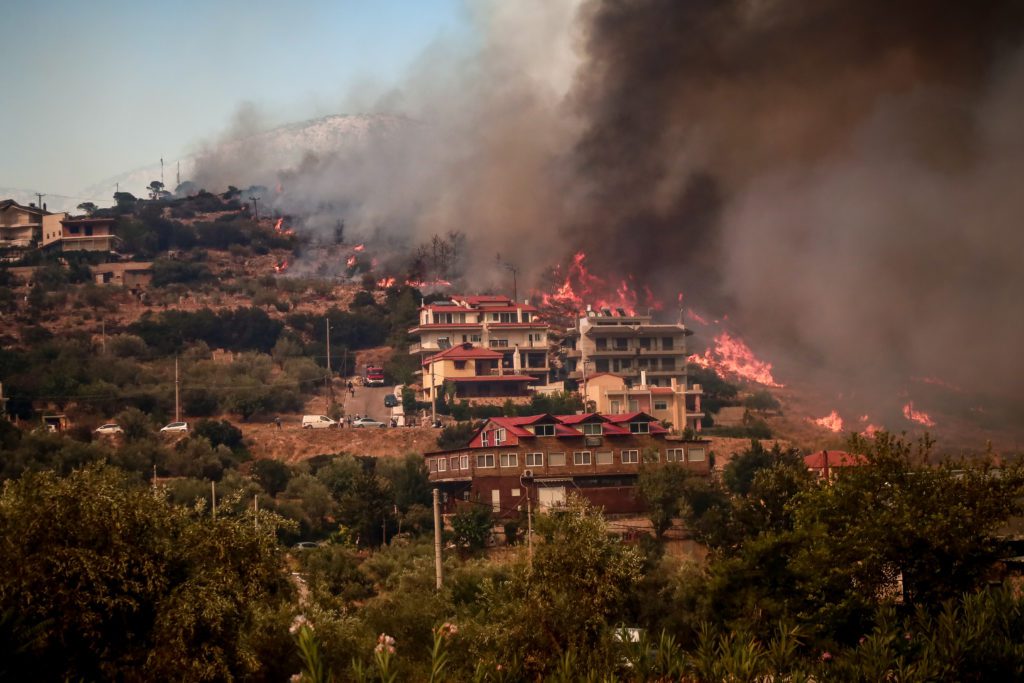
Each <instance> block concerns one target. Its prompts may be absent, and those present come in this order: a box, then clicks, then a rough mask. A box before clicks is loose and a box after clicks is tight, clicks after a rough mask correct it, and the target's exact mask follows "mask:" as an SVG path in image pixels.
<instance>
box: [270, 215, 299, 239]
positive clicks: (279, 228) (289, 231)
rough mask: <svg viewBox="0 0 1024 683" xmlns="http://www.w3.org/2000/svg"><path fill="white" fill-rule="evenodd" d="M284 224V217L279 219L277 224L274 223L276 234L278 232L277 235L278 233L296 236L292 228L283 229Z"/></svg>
mask: <svg viewBox="0 0 1024 683" xmlns="http://www.w3.org/2000/svg"><path fill="white" fill-rule="evenodd" d="M283 224H284V218H283V217H282V218H278V219H277V222H276V223H274V232H276V233H278V234H280V235H294V234H295V231H294V230H292V229H291V228H289V229H288V230H284V229H282V227H281V226H282V225H283Z"/></svg>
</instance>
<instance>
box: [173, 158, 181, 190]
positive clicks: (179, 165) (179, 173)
mask: <svg viewBox="0 0 1024 683" xmlns="http://www.w3.org/2000/svg"><path fill="white" fill-rule="evenodd" d="M174 180H175V183H176V184H175V186H174V189H175V190H177V189H178V185H181V162H180V161H179V162H178V172H177V174H175V176H174Z"/></svg>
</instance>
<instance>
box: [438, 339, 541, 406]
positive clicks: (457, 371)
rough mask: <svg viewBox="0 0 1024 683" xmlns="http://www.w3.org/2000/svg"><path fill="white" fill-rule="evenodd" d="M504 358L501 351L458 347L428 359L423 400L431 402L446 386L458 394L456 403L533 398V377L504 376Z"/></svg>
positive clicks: (467, 344) (508, 374) (514, 373)
mask: <svg viewBox="0 0 1024 683" xmlns="http://www.w3.org/2000/svg"><path fill="white" fill-rule="evenodd" d="M503 359H504V356H503V354H502V353H500V352H498V351H493V350H491V349H485V348H482V347H478V346H473V345H472V344H471V343H469V342H466V343H464V344H458V345H457V346H452V347H451V348H448V349H445V350H444V351H439V352H438V353H435V354H433V355H431V356H428V357H427V358H426V359H425V360H424V361H423V382H422V386H423V390H422V392H421V396H420V398H421V399H422V400H424V401H432V400H433V399H434V397H435V395H437V394H438V393H439V392H441V391H444V388H445V383H447V384H448V385H449V386H450V387H453V388H454V390H455V395H454V398H455V399H456V400H460V399H467V400H469V401H473V400H479V399H501V400H504V399H507V398H523V397H526V396H529V395H530V389H529V386H530V383H531V382H534V381H536V378H535V377H534V376H532V375H527V374H523V373H518V374H517V373H516V372H515V371H511V370H510V371H509V372H508V373H506V372H505V368H504V366H503V362H502V361H503Z"/></svg>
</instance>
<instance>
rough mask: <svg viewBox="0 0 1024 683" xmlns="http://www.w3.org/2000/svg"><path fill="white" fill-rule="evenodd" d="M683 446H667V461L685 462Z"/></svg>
mask: <svg viewBox="0 0 1024 683" xmlns="http://www.w3.org/2000/svg"><path fill="white" fill-rule="evenodd" d="M684 461H685V458H684V457H683V449H682V448H666V449H665V462H684Z"/></svg>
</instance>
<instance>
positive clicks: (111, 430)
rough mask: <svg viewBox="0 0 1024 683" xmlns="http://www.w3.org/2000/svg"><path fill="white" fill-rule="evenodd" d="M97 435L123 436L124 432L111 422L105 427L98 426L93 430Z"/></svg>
mask: <svg viewBox="0 0 1024 683" xmlns="http://www.w3.org/2000/svg"><path fill="white" fill-rule="evenodd" d="M93 431H95V432H96V433H97V434H124V430H123V429H121V427H120V426H119V425H117V424H115V423H113V422H108V423H107V424H105V425H100V426H99V427H97V428H96V429H95V430H93Z"/></svg>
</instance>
